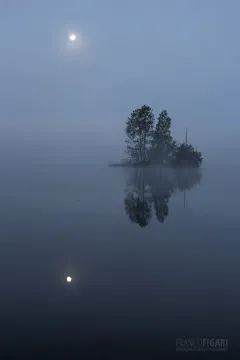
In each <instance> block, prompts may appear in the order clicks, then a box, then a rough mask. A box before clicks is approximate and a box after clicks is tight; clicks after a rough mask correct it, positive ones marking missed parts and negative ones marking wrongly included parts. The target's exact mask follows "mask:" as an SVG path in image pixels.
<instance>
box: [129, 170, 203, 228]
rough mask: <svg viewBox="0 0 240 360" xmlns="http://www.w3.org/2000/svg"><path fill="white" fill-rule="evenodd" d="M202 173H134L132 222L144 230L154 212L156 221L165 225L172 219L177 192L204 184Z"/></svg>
mask: <svg viewBox="0 0 240 360" xmlns="http://www.w3.org/2000/svg"><path fill="white" fill-rule="evenodd" d="M200 179H201V172H200V170H199V169H191V170H189V169H185V170H184V169H182V170H179V171H175V170H172V169H162V170H159V171H157V170H156V169H152V170H151V169H146V168H139V169H132V171H131V172H130V176H129V181H128V184H127V188H126V190H125V193H126V196H125V199H124V204H125V212H126V214H127V215H128V217H129V219H130V220H131V221H132V222H134V223H136V224H138V225H139V226H141V227H145V226H147V225H148V224H149V222H150V220H151V217H152V213H153V209H154V213H155V216H156V219H157V220H158V221H159V222H161V223H163V222H164V221H165V218H166V217H167V216H168V215H169V206H168V202H169V199H170V197H171V195H172V194H173V193H174V192H175V191H176V190H179V191H184V193H185V191H186V190H191V189H192V188H193V187H194V186H195V185H196V184H198V183H199V182H200Z"/></svg>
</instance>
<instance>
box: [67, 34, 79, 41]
mask: <svg viewBox="0 0 240 360" xmlns="http://www.w3.org/2000/svg"><path fill="white" fill-rule="evenodd" d="M76 37H77V36H76V35H75V34H70V36H69V40H71V41H75V40H76Z"/></svg>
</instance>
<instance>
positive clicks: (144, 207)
mask: <svg viewBox="0 0 240 360" xmlns="http://www.w3.org/2000/svg"><path fill="white" fill-rule="evenodd" d="M131 175H132V176H131V181H130V183H129V184H128V189H127V190H126V193H127V195H126V197H125V200H124V204H125V211H126V214H127V215H128V216H129V219H130V220H131V221H132V222H135V223H137V224H138V225H139V226H141V227H145V226H147V225H148V223H149V221H150V219H151V217H152V199H151V193H149V187H148V185H147V184H146V180H145V172H144V169H136V170H135V171H134V172H133V174H131Z"/></svg>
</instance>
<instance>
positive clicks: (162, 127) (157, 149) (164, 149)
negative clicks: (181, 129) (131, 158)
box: [149, 110, 173, 164]
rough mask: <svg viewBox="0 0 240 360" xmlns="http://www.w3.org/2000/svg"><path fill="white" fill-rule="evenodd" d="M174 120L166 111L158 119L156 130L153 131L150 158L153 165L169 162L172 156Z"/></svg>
mask: <svg viewBox="0 0 240 360" xmlns="http://www.w3.org/2000/svg"><path fill="white" fill-rule="evenodd" d="M171 125H172V120H171V118H170V117H169V116H168V113H167V111H166V110H163V111H162V112H161V113H160V114H159V116H158V119H157V123H156V126H155V130H154V131H153V136H152V143H151V145H152V146H151V148H150V150H149V158H150V161H151V163H154V164H162V163H164V162H168V160H169V156H170V155H171V154H172V143H173V139H172V136H171Z"/></svg>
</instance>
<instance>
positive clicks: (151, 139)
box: [121, 105, 203, 167]
mask: <svg viewBox="0 0 240 360" xmlns="http://www.w3.org/2000/svg"><path fill="white" fill-rule="evenodd" d="M171 126H172V120H171V118H170V117H169V116H168V113H167V111H166V110H163V111H162V112H161V113H159V115H158V117H157V121H156V122H155V116H154V113H153V110H152V109H151V107H149V106H147V105H143V106H142V107H140V108H138V109H136V110H134V111H133V112H132V113H131V114H130V116H129V117H128V119H127V121H126V128H125V133H126V136H127V140H126V146H127V147H126V153H127V155H128V159H127V160H126V161H125V162H122V164H121V165H126V166H128V165H130V166H134V165H138V166H142V165H143V166H144V165H145V166H146V165H159V164H162V165H164V164H167V165H171V166H185V167H199V166H200V165H201V163H202V160H203V158H202V154H201V152H199V151H197V150H196V149H195V148H194V147H193V146H192V145H190V144H187V143H186V142H185V143H184V142H183V143H177V142H176V141H175V140H174V139H173V137H172V135H171Z"/></svg>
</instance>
